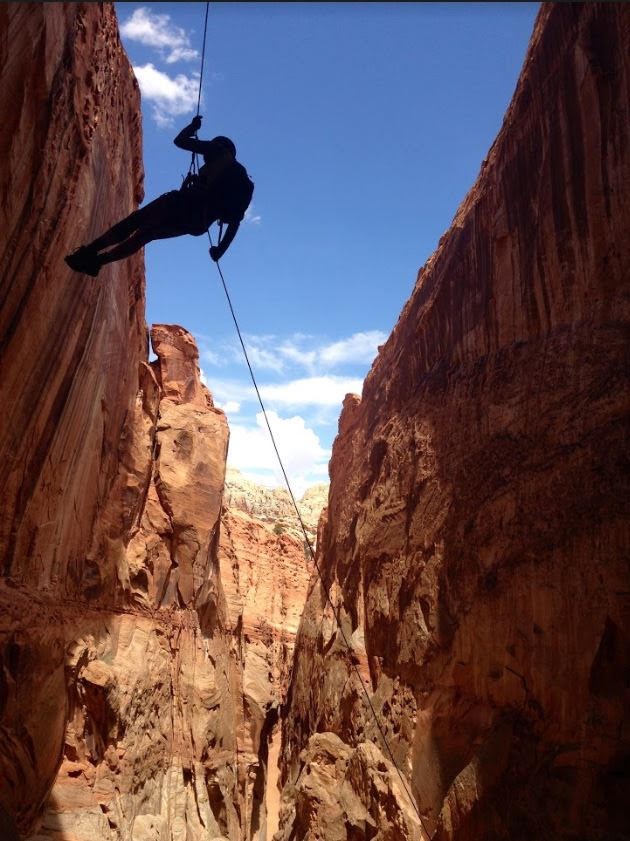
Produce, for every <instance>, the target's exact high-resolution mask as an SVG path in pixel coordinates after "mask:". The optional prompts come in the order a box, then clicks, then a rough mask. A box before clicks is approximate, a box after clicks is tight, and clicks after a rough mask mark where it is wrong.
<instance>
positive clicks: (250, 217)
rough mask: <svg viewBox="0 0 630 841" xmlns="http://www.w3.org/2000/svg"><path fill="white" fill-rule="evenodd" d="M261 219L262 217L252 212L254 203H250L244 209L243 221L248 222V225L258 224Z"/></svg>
mask: <svg viewBox="0 0 630 841" xmlns="http://www.w3.org/2000/svg"><path fill="white" fill-rule="evenodd" d="M261 221H262V217H261V216H259V215H258V214H256V213H254V205H253V204H250V206H249V207H248V208H247V210H246V211H245V222H249V224H250V225H260V223H261Z"/></svg>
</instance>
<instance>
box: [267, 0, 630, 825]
mask: <svg viewBox="0 0 630 841" xmlns="http://www.w3.org/2000/svg"><path fill="white" fill-rule="evenodd" d="M629 75H630V12H629V10H628V7H627V6H624V5H623V4H598V3H593V4H566V5H565V4H545V5H543V7H542V8H541V11H540V13H539V17H538V20H537V23H536V27H535V31H534V34H533V37H532V41H531V45H530V49H529V51H528V54H527V58H526V60H525V64H524V68H523V71H522V75H521V78H520V80H519V83H518V86H517V89H516V92H515V95H514V98H513V101H512V103H511V105H510V108H509V110H508V112H507V114H506V117H505V121H504V124H503V128H502V130H501V132H500V134H499V136H498V138H497V140H496V142H495V143H494V145H493V147H492V149H491V150H490V153H489V155H488V158H487V160H486V161H484V163H483V166H482V169H481V173H480V175H479V178H478V180H477V183H476V184H475V185H474V187H473V188H472V190H471V191H470V193H469V194H468V196H467V197H466V199H465V201H464V202H463V204H462V206H461V208H460V209H459V211H458V213H457V214H456V217H455V219H454V222H453V225H452V227H451V228H450V230H449V231H448V232H447V233H446V234H445V236H444V237H443V238H442V240H441V241H440V244H439V247H438V249H437V251H436V253H435V254H434V255H433V256H432V257H431V259H430V260H429V261H428V263H427V264H426V265H425V266H424V268H423V269H422V270H421V271H420V273H419V276H418V280H417V283H416V287H415V289H414V291H413V294H412V296H411V298H410V300H409V302H408V303H407V305H406V306H405V308H404V310H403V312H402V314H401V316H400V319H399V321H398V324H397V325H396V328H395V329H394V331H393V333H392V335H391V337H390V339H389V340H388V342H387V343H386V345H385V346H384V347H383V349H382V350H381V352H380V354H379V357H378V358H377V360H376V361H375V363H374V365H373V368H372V370H371V372H370V374H369V376H368V378H367V380H366V382H365V386H364V390H363V396H362V399H359V398H356V397H348V398H347V399H346V402H345V406H344V411H343V414H342V417H341V419H340V424H339V435H338V437H337V439H336V442H335V445H334V449H333V456H332V461H331V490H330V500H329V511H328V519H327V522H326V524H325V526H324V530H323V533H322V534H321V536H320V542H319V548H318V554H319V563H320V565H321V566H322V568H323V570H324V578H325V581H326V583H327V585H328V586H329V587H330V588H331V592H332V594H333V598H334V600H335V603H336V604H337V605H338V607H339V610H340V611H341V615H342V619H343V623H344V625H345V630H346V634H347V635H348V636H349V637H350V638H351V640H352V644H353V647H354V654H353V656H354V657H355V659H356V660H357V662H359V663H361V662H365V661H366V660H367V662H368V663H369V668H370V679H371V680H370V683H371V685H369V691H370V694H371V697H372V702H373V704H374V706H375V708H376V710H377V713H378V715H379V716H380V721H381V723H382V726H383V728H384V730H385V733H386V736H387V740H388V742H389V744H390V746H391V749H392V751H393V753H394V756H395V758H396V762H397V764H398V766H399V768H400V769H401V771H402V773H403V774H404V776H405V778H406V783H407V786H408V788H409V790H410V792H411V793H412V794H413V797H414V800H415V803H416V805H417V808H418V810H419V812H420V813H421V814H422V816H423V820H424V825H425V829H426V831H427V832H428V833H430V834H431V835H432V836H433V837H434V838H436V839H457V841H464V839H466V841H468V840H470V841H473V840H474V841H479V839H482V838H484V839H489V838H492V839H510V841H520V840H521V839H523V841H525V839H528V841H531V839H534V838H535V839H561V838H562V839H569V838H571V839H584V840H585V841H586V839H589V841H594V839H600V841H603V839H607V841H611V840H612V839H622V838H628V837H629V836H628V835H627V822H626V813H627V809H626V803H627V800H628V796H629V794H630V791H629V790H628V776H627V768H628V759H629V754H630V743H629V736H628V714H627V710H628V703H629V700H630V698H629V696H628V683H627V673H628V666H629V663H630V659H629V657H630V655H629V648H628V632H629V625H628V590H629V587H628V569H627V557H628V546H629V540H628V499H629V498H630V497H629V494H628V490H629V489H628V449H627V434H628V409H629V405H628V404H629V398H628V394H629V391H628V370H629V366H628V355H627V351H628V329H627V328H628V297H629V296H628V292H629V284H628V278H629V277H630V236H629V231H630V207H629V203H628V196H629V195H630V131H629V127H630V120H629V109H630V86H629V83H630V78H629ZM295 657H296V661H295V664H294V674H293V681H292V685H291V689H290V704H289V709H288V713H287V719H286V724H285V727H284V732H283V779H284V782H285V789H284V794H283V797H284V807H283V814H282V821H281V823H282V827H281V832H280V833H279V834H278V835H277V836H276V838H278V839H283V841H287V840H288V839H289V838H291V839H305V838H308V839H309V841H315V839H330V838H333V837H334V838H335V839H350V838H352V839H363V838H365V839H367V838H372V837H378V838H388V839H390V838H391V839H394V838H395V839H403V838H419V837H420V836H421V835H422V837H426V836H425V833H424V831H423V832H421V831H420V829H419V828H418V826H417V823H416V824H415V825H414V819H415V813H414V810H413V809H410V804H409V802H408V801H407V799H406V796H405V794H404V792H402V791H398V792H395V791H393V785H394V783H395V782H396V775H395V773H394V769H393V766H392V764H391V762H389V758H388V755H387V752H386V750H385V748H384V746H383V743H382V740H381V739H380V737H379V736H378V735H377V734H376V732H375V727H374V724H373V721H372V718H371V716H370V714H369V713H368V712H367V710H366V704H365V700H364V696H363V694H362V691H361V689H360V687H359V686H358V678H356V676H355V675H354V673H352V672H350V671H349V667H348V655H347V652H346V650H345V647H344V645H343V644H342V641H341V639H340V637H339V634H338V633H337V632H336V630H335V627H334V624H333V623H332V621H331V615H330V610H329V609H328V608H326V606H325V601H324V598H323V593H322V588H321V586H320V585H319V584H318V583H317V582H314V583H313V587H312V589H311V591H310V593H309V598H308V601H307V606H306V609H305V613H304V616H303V619H302V622H301V626H300V630H299V634H298V640H297V644H296V655H295ZM326 731H332V733H327V732H326ZM333 733H334V734H337V736H338V737H340V738H341V740H339V739H338V738H336V737H335V736H333V735H332V734H333ZM315 734H317V735H315ZM372 741H373V742H374V743H375V744H374V745H372V744H371V742H372ZM356 751H361V752H362V753H361V762H363V766H362V767H363V773H362V775H358V774H357V771H356V767H357V765H356V764H357V762H359V759H358V758H356V754H355V753H353V752H356ZM353 763H354V765H353Z"/></svg>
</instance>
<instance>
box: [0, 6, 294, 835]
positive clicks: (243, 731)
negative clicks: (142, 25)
mask: <svg viewBox="0 0 630 841" xmlns="http://www.w3.org/2000/svg"><path fill="white" fill-rule="evenodd" d="M0 81H1V84H0V102H1V103H2V104H3V113H4V114H5V116H6V119H4V120H3V124H2V127H0V152H1V153H2V154H1V155H0V197H1V201H0V219H1V221H2V224H3V230H4V232H5V236H4V237H3V240H2V246H0V248H1V249H2V270H1V274H0V296H1V297H0V303H1V310H0V351H1V354H2V357H1V364H0V399H1V401H2V406H3V411H2V416H1V418H0V467H1V469H0V476H1V478H0V486H1V491H2V493H1V496H2V516H1V517H0V549H1V552H2V568H1V573H2V577H1V578H0V826H2V830H1V832H3V833H5V834H7V833H10V832H12V831H13V830H12V829H11V828H10V827H12V826H13V824H14V823H15V824H17V827H18V829H19V831H20V835H21V837H23V838H26V837H28V838H30V839H32V841H36V839H37V841H42V839H51V838H54V839H57V841H93V839H104V841H166V839H168V841H184V839H185V841H202V839H203V841H208V839H215V841H216V840H217V839H218V841H224V839H229V841H241V839H245V838H253V837H256V835H257V834H258V835H260V833H261V832H264V828H265V825H266V824H265V821H266V816H265V805H264V804H265V784H266V779H267V777H266V774H267V765H268V762H269V760H268V753H269V737H270V733H271V730H272V729H273V725H274V723H275V719H276V718H277V716H278V713H277V709H278V706H279V704H280V701H281V700H282V697H283V694H282V693H283V691H284V689H285V688H286V683H287V680H288V663H289V661H290V656H291V648H292V644H293V637H294V635H295V630H296V628H297V607H296V605H297V602H298V600H299V596H298V594H297V591H298V590H299V588H300V586H301V587H303V588H304V589H305V587H306V581H307V578H308V571H307V570H306V566H305V560H304V552H303V548H302V545H301V544H300V543H297V542H296V541H294V540H292V539H291V538H290V537H289V536H288V535H283V536H277V535H274V534H273V533H272V532H270V531H269V530H268V529H266V528H265V527H264V526H260V529H262V533H261V535H258V536H255V537H254V539H253V542H252V544H251V546H252V548H251V550H247V551H250V554H249V555H248V554H247V551H246V550H244V549H243V551H244V552H245V554H244V555H243V566H242V574H241V573H240V572H239V570H238V569H236V571H235V568H234V567H235V565H236V567H238V564H239V563H240V557H241V556H240V553H241V548H239V545H238V540H236V538H235V535H236V531H237V529H236V528H233V529H232V531H231V533H230V535H229V536H228V537H229V539H228V542H227V543H226V544H225V546H226V549H225V551H226V552H227V551H228V549H229V553H230V554H229V560H228V561H227V564H228V565H227V567H225V573H226V574H227V573H228V572H229V575H228V586H227V588H226V589H227V591H228V593H229V599H228V600H227V601H226V598H225V595H224V588H223V584H222V574H223V567H224V566H225V563H224V561H223V560H220V557H219V555H220V552H219V548H220V547H219V537H220V527H221V512H222V496H223V486H224V475H225V456H226V451H227V442H228V428H227V422H226V419H225V415H224V414H223V412H221V411H219V410H218V409H215V408H214V406H213V402H212V398H211V396H210V393H209V392H208V390H207V389H206V388H205V387H204V386H203V385H202V384H201V382H200V379H199V368H198V352H197V348H196V347H195V344H194V341H193V339H192V337H191V336H190V335H189V334H188V333H187V332H186V331H185V330H184V329H182V328H181V327H178V326H176V325H156V326H155V327H154V328H153V330H152V336H151V338H152V343H153V349H154V351H155V353H156V355H157V359H156V361H155V362H154V363H152V364H149V362H148V336H147V329H146V325H145V323H144V273H143V267H142V258H141V255H137V256H135V257H133V258H131V259H129V260H127V261H123V262H120V263H115V264H112V265H110V266H108V267H106V268H105V269H104V270H103V271H102V272H101V275H100V276H99V278H98V280H95V279H92V278H88V277H86V276H83V275H78V274H76V273H73V272H71V271H70V270H69V269H68V268H67V267H66V265H65V263H64V261H63V257H64V255H65V254H66V253H68V252H69V251H70V250H72V249H73V248H75V247H76V246H77V245H79V244H80V243H81V242H85V241H87V240H89V239H91V238H93V237H94V236H95V235H96V234H97V233H100V232H101V231H102V230H103V229H104V228H106V227H107V226H108V225H110V224H111V223H112V222H113V221H115V220H117V219H119V218H121V217H123V216H125V215H127V214H128V213H129V211H131V210H132V209H133V208H134V207H135V206H136V204H137V202H138V201H139V200H140V199H141V198H142V167H141V163H140V160H141V157H140V146H141V136H140V111H139V97H138V88H137V84H136V82H135V79H134V77H133V73H132V71H131V68H130V66H129V63H128V61H127V58H126V56H125V54H124V51H123V50H122V48H121V45H120V41H119V39H118V32H117V24H116V18H115V14H114V11H113V7H112V6H111V5H108V4H105V5H103V4H61V3H54V4H17V3H16V4H9V5H6V6H3V7H0ZM230 516H231V515H229V513H226V518H227V519H228V520H229V518H230ZM235 516H236V515H235ZM238 516H240V515H238ZM250 531H251V530H250ZM253 531H254V532H255V529H253ZM248 545H249V544H248ZM276 553H277V557H276ZM292 553H293V555H292ZM293 556H295V558H296V559H297V562H298V568H297V570H296V571H295V572H292V571H291V569H290V566H291V558H292V557H293ZM257 575H259V576H266V577H267V579H268V583H267V584H263V585H261V584H260V582H259V581H258V579H257V578H256V576H257ZM272 582H273V584H274V587H275V590H274V591H273V592H271V591H270V590H269V589H268V584H271V583H272ZM285 585H286V587H287V591H286V592H285V593H282V592H281V591H280V588H281V587H283V586H285ZM266 587H267V589H265V588H266ZM294 591H295V592H294ZM256 603H258V604H259V605H260V610H261V611H262V612H261V613H258V614H257V613H256ZM284 618H287V621H288V624H287V628H288V630H286V629H285V626H284V625H283V619H284ZM263 620H264V621H263ZM265 623H267V624H265ZM267 628H269V629H271V635H269V633H268V631H267ZM266 646H268V647H269V651H267V650H266ZM274 717H275V718H274ZM274 750H275V754H276V755H277V746H276V747H275V748H274ZM276 776H277V774H276ZM276 796H277V795H276ZM275 814H276V817H277V809H275Z"/></svg>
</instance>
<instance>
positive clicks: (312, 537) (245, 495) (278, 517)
mask: <svg viewBox="0 0 630 841" xmlns="http://www.w3.org/2000/svg"><path fill="white" fill-rule="evenodd" d="M327 500H328V485H327V484H324V483H320V484H318V485H312V486H311V487H310V488H307V489H306V490H305V491H304V493H303V495H302V496H301V497H300V498H299V499H296V505H297V507H298V510H299V512H300V517H301V518H302V523H301V524H300V521H299V520H298V518H297V514H296V512H295V506H294V504H293V501H292V500H291V497H290V496H289V493H288V491H287V490H286V489H285V488H284V487H280V488H266V487H263V486H261V485H260V484H257V483H256V482H253V481H251V480H250V479H248V478H246V477H245V476H244V475H243V474H242V473H241V472H240V471H239V470H237V469H236V468H234V467H228V469H227V472H226V474H225V502H226V504H227V505H228V506H229V508H231V509H232V510H234V511H243V512H244V513H245V514H249V515H250V516H251V517H253V518H254V519H255V520H257V521H259V522H261V523H265V524H267V525H268V526H269V527H270V528H272V529H274V531H275V532H276V534H290V535H292V536H293V537H295V538H296V539H297V540H301V541H302V542H303V543H304V544H306V541H307V540H308V542H309V543H310V544H311V547H313V548H314V547H315V544H316V542H317V524H318V522H319V517H320V514H321V513H322V509H323V508H324V506H325V505H326V502H327ZM302 525H303V526H304V531H305V532H306V535H305V534H304V531H302ZM305 551H306V553H307V555H309V556H310V551H309V549H308V545H305Z"/></svg>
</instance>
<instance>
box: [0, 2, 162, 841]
mask: <svg viewBox="0 0 630 841" xmlns="http://www.w3.org/2000/svg"><path fill="white" fill-rule="evenodd" d="M0 108H1V111H2V114H3V119H2V126H1V127H0V226H1V227H2V231H3V236H2V244H1V245H0V404H1V405H2V418H1V420H0V464H1V465H2V469H1V470H0V499H1V500H2V516H1V517H0V559H1V564H2V567H1V574H2V578H1V579H0V633H1V639H0V656H1V660H2V663H1V668H0V805H1V806H2V807H4V808H5V809H8V810H10V811H11V812H13V813H14V814H16V815H17V816H18V818H19V823H20V826H21V827H23V828H24V827H26V826H28V825H29V823H30V822H31V821H32V818H33V817H34V815H35V814H36V812H37V810H38V809H39V807H40V805H41V802H42V800H43V798H44V797H45V795H46V793H47V791H48V790H49V788H50V786H51V784H52V781H53V779H54V776H55V773H56V770H57V767H58V764H59V761H60V755H61V747H62V743H63V732H64V725H65V719H66V716H67V714H68V702H67V699H66V676H65V673H64V665H65V664H64V658H65V643H66V640H67V636H66V629H65V628H64V627H63V626H64V623H65V617H64V612H63V608H62V607H61V605H62V604H69V603H74V602H76V601H80V600H82V599H84V598H86V597H87V594H88V592H90V593H92V594H93V595H95V596H98V595H103V594H105V592H108V594H109V597H111V598H113V594H114V591H115V580H116V570H115V568H112V567H111V566H108V565H106V564H102V565H101V567H100V569H99V570H98V571H97V570H96V567H95V564H94V562H93V561H92V560H91V558H90V555H91V551H92V538H93V532H94V530H95V528H96V524H97V521H98V517H99V513H100V512H101V511H102V510H104V509H105V508H106V506H107V504H108V499H109V498H110V494H111V492H112V489H113V487H114V486H115V484H116V481H117V476H118V472H119V470H120V469H121V452H120V448H119V441H120V438H121V433H122V431H123V429H124V424H125V420H126V418H127V416H128V414H129V413H130V412H132V411H133V407H134V401H135V399H136V393H137V391H138V378H139V371H140V372H141V371H142V366H143V362H142V360H143V359H144V358H145V357H146V328H145V324H144V314H143V304H144V278H143V273H142V269H141V261H140V258H134V259H131V260H130V261H128V262H126V263H124V264H116V265H115V266H112V267H109V268H108V270H107V271H106V272H105V273H104V275H103V278H102V281H100V282H95V281H93V280H91V279H89V278H86V277H84V276H79V275H76V274H74V273H72V272H71V271H70V270H69V269H68V268H67V267H66V265H65V264H64V262H63V256H64V254H66V253H67V252H68V251H70V250H71V249H72V248H74V247H76V246H77V245H78V244H79V243H80V242H81V241H84V240H85V239H87V238H89V237H91V236H93V235H95V234H96V233H97V231H99V230H100V229H102V228H104V227H105V226H106V224H109V223H111V221H112V220H113V219H115V218H117V217H120V216H122V215H125V214H126V213H128V212H129V211H130V210H132V209H133V207H134V206H135V203H136V202H137V201H139V200H140V199H141V197H142V179H143V171H142V164H141V128H140V115H139V94H138V87H137V84H136V81H135V79H134V76H133V73H132V71H131V67H130V66H129V63H128V61H127V58H126V56H125V54H124V51H123V50H122V47H121V45H120V41H119V38H118V31H117V25H116V19H115V15H114V13H113V10H112V8H111V7H109V6H106V5H102V4H99V5H95V4H78V3H77V4H60V3H56V4H22V3H13V4H7V5H4V6H2V8H0ZM140 376H142V374H140ZM128 502H129V504H130V505H131V506H133V504H134V502H133V500H131V499H130V500H129V501H128ZM46 605H54V608H53V607H51V608H50V610H48V609H47V608H46V607H45V606H46Z"/></svg>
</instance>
